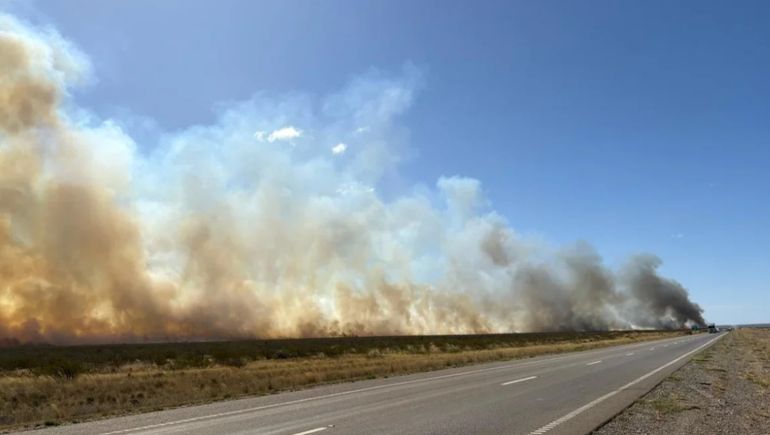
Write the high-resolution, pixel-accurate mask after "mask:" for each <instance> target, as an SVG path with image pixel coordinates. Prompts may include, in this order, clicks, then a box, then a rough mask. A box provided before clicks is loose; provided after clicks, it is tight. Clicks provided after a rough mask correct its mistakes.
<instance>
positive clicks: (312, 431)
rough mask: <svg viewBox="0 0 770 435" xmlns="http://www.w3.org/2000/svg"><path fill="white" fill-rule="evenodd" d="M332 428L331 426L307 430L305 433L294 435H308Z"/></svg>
mask: <svg viewBox="0 0 770 435" xmlns="http://www.w3.org/2000/svg"><path fill="white" fill-rule="evenodd" d="M330 427H331V426H324V427H317V428H315V429H310V430H306V431H304V432H297V433H295V434H294V435H308V434H311V433H316V432H322V431H325V430H326V429H329V428H330Z"/></svg>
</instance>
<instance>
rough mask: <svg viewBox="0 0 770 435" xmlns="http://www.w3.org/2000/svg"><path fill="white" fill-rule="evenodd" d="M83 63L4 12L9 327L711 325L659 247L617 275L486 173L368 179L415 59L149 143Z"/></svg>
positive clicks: (0, 22)
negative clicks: (505, 194)
mask: <svg viewBox="0 0 770 435" xmlns="http://www.w3.org/2000/svg"><path fill="white" fill-rule="evenodd" d="M90 70H91V68H90V67H89V64H88V59H87V58H86V57H85V56H83V55H82V54H80V53H79V52H78V51H77V49H76V48H75V47H73V46H72V44H70V43H68V42H67V41H66V40H64V39H63V38H62V37H61V36H59V35H58V34H56V33H55V32H53V31H50V30H40V29H36V28H33V27H31V26H29V25H26V24H24V23H21V22H19V21H18V20H16V19H14V18H13V17H10V16H0V338H1V337H14V338H17V339H20V340H22V341H49V342H57V343H73V342H101V341H136V340H144V339H151V340H165V339H170V340H174V339H195V338H235V337H239V338H243V337H299V336H322V335H337V334H435V333H478V332H509V331H544V330H594V329H617V328H660V327H666V328H672V327H681V326H684V325H686V324H690V323H703V318H702V310H701V309H700V307H699V306H698V305H697V304H694V303H692V302H691V301H690V300H689V297H688V293H687V290H686V289H684V288H683V287H682V286H681V285H680V284H678V283H676V282H675V281H672V280H669V279H666V278H662V277H660V276H658V275H657V273H656V268H657V267H658V265H659V263H660V261H659V260H658V259H656V258H655V257H638V258H633V259H631V260H630V261H629V262H628V265H627V266H626V267H625V268H624V269H623V270H621V271H620V272H617V273H615V272H613V271H610V270H608V269H607V268H606V267H605V266H603V264H602V261H601V258H600V257H599V256H598V255H597V254H596V253H595V252H594V251H593V249H592V248H591V247H590V246H588V245H587V244H585V243H578V244H576V245H575V246H571V247H567V248H565V249H549V248H547V247H542V246H539V245H538V244H535V243H530V242H528V241H527V240H525V239H523V238H521V237H520V236H519V235H517V234H516V232H515V231H514V230H513V229H511V227H510V226H509V225H508V223H507V222H506V220H505V219H504V218H503V217H502V216H500V215H498V214H496V213H495V212H494V211H492V210H490V209H489V205H488V201H487V200H486V198H485V197H484V194H483V191H482V188H481V184H480V182H479V181H478V180H474V179H470V178H463V177H443V178H441V179H439V180H438V182H437V183H436V187H435V188H434V189H425V188H418V187H415V188H414V189H412V190H411V191H409V192H406V193H404V194H402V195H401V196H397V197H394V198H388V199H386V198H384V197H383V195H381V194H380V193H378V186H379V184H380V183H381V182H382V179H383V177H384V176H386V174H388V173H390V172H392V171H395V170H396V169H397V165H398V163H399V155H401V154H402V153H403V150H404V149H405V148H406V146H407V145H406V141H407V132H406V130H405V129H404V128H403V127H402V126H401V125H400V124H399V116H400V115H402V114H403V113H404V112H405V111H406V110H408V108H409V107H410V105H411V103H412V101H413V99H414V98H415V92H416V88H417V87H418V85H419V82H420V75H419V73H418V72H416V71H414V70H413V69H411V68H405V69H404V71H403V72H402V73H401V74H400V75H397V76H387V75H384V74H379V73H369V74H366V75H363V76H361V77H359V78H357V79H355V80H353V81H352V82H351V83H349V84H348V86H347V87H346V88H344V89H343V90H342V91H340V92H338V93H335V94H333V95H329V96H327V97H326V98H323V99H320V100H318V99H312V98H310V97H298V96H296V94H293V95H294V96H292V97H287V98H268V97H264V96H260V97H254V98H252V99H250V100H247V101H244V102H242V103H239V104H233V105H230V106H229V107H227V108H226V110H223V111H222V112H221V114H220V115H219V118H218V121H217V122H216V123H214V124H213V125H203V126H193V127H190V128H188V129H185V130H184V131H180V132H169V133H166V134H164V135H162V138H161V140H160V142H159V143H158V144H152V146H147V145H146V144H145V146H143V147H139V146H138V145H137V144H136V143H135V142H134V140H133V139H132V138H131V137H130V135H129V134H128V133H127V131H126V130H125V129H124V128H122V127H121V125H122V123H121V122H120V120H109V119H107V120H104V119H99V118H98V117H97V116H95V115H93V114H90V113H89V112H87V111H86V110H84V109H82V108H78V107H77V106H76V105H75V102H74V101H72V97H71V96H70V93H69V92H70V90H71V89H72V87H73V86H77V85H78V84H79V83H80V82H82V81H83V80H85V79H87V78H88V76H89V74H90ZM289 144H291V145H290V146H287V145H289ZM329 144H340V145H342V144H345V145H344V147H341V146H340V145H337V146H335V147H334V149H332V151H333V152H330V148H329V146H330V145H329ZM140 149H142V150H146V149H150V150H151V151H142V152H140V151H139V150H140Z"/></svg>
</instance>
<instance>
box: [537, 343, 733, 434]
mask: <svg viewBox="0 0 770 435" xmlns="http://www.w3.org/2000/svg"><path fill="white" fill-rule="evenodd" d="M722 337H723V336H722V335H720V336H718V337H715V338H714V339H712V340H709V341H707V342H706V343H703V344H701V345H700V346H698V347H696V348H695V349H693V350H691V351H689V352H687V353H686V354H684V355H681V356H679V357H677V358H675V359H673V360H671V361H669V362H667V363H666V364H663V365H662V366H660V367H658V368H656V369H655V370H653V371H651V372H648V373H647V374H645V375H642V376H640V377H638V378H636V379H634V380H633V381H631V382H629V383H627V384H626V385H623V386H622V387H620V388H618V389H617V390H613V391H610V392H609V393H607V394H605V395H604V396H601V397H599V398H597V399H594V400H592V401H590V402H588V403H586V404H585V405H583V406H581V407H580V408H578V409H576V410H574V411H572V412H570V413H569V414H565V415H563V416H561V417H559V418H558V419H556V420H554V421H552V422H550V423H548V424H547V425H545V426H543V427H541V428H540V429H537V430H534V431H532V432H530V433H529V435H542V434H544V433H546V432H548V431H549V430H551V429H553V428H555V427H556V426H558V425H560V424H562V423H564V422H566V421H568V420H571V419H573V418H575V417H576V416H578V415H580V414H581V413H583V412H584V411H587V410H589V409H591V408H593V407H594V406H596V405H598V404H599V403H601V402H603V401H605V400H607V399H609V398H610V397H612V396H614V395H616V394H618V393H620V392H621V391H623V390H626V389H628V388H631V387H633V386H634V385H636V384H638V383H639V382H642V381H643V380H645V379H647V378H649V377H650V376H652V375H654V374H655V373H658V372H659V371H661V370H664V369H666V368H667V367H670V366H671V365H673V364H676V363H677V362H679V361H681V360H682V359H684V358H687V357H688V356H690V355H692V354H694V353H695V352H698V351H699V350H701V349H703V348H704V347H706V346H708V345H710V344H711V343H713V342H715V341H717V340H719V339H720V338H722Z"/></svg>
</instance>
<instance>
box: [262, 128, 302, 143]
mask: <svg viewBox="0 0 770 435" xmlns="http://www.w3.org/2000/svg"><path fill="white" fill-rule="evenodd" d="M300 136H302V130H299V129H296V128H294V127H292V126H291V125H290V126H288V127H283V128H279V129H278V130H275V131H273V132H272V133H270V136H268V137H267V141H268V142H275V141H277V140H291V139H296V138H298V137H300Z"/></svg>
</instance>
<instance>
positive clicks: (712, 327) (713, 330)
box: [709, 323, 719, 334]
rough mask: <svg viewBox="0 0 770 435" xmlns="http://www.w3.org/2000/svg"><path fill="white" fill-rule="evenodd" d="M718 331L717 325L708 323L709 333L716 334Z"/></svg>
mask: <svg viewBox="0 0 770 435" xmlns="http://www.w3.org/2000/svg"><path fill="white" fill-rule="evenodd" d="M717 332H719V328H717V325H715V324H713V323H709V334H716V333H717Z"/></svg>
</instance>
